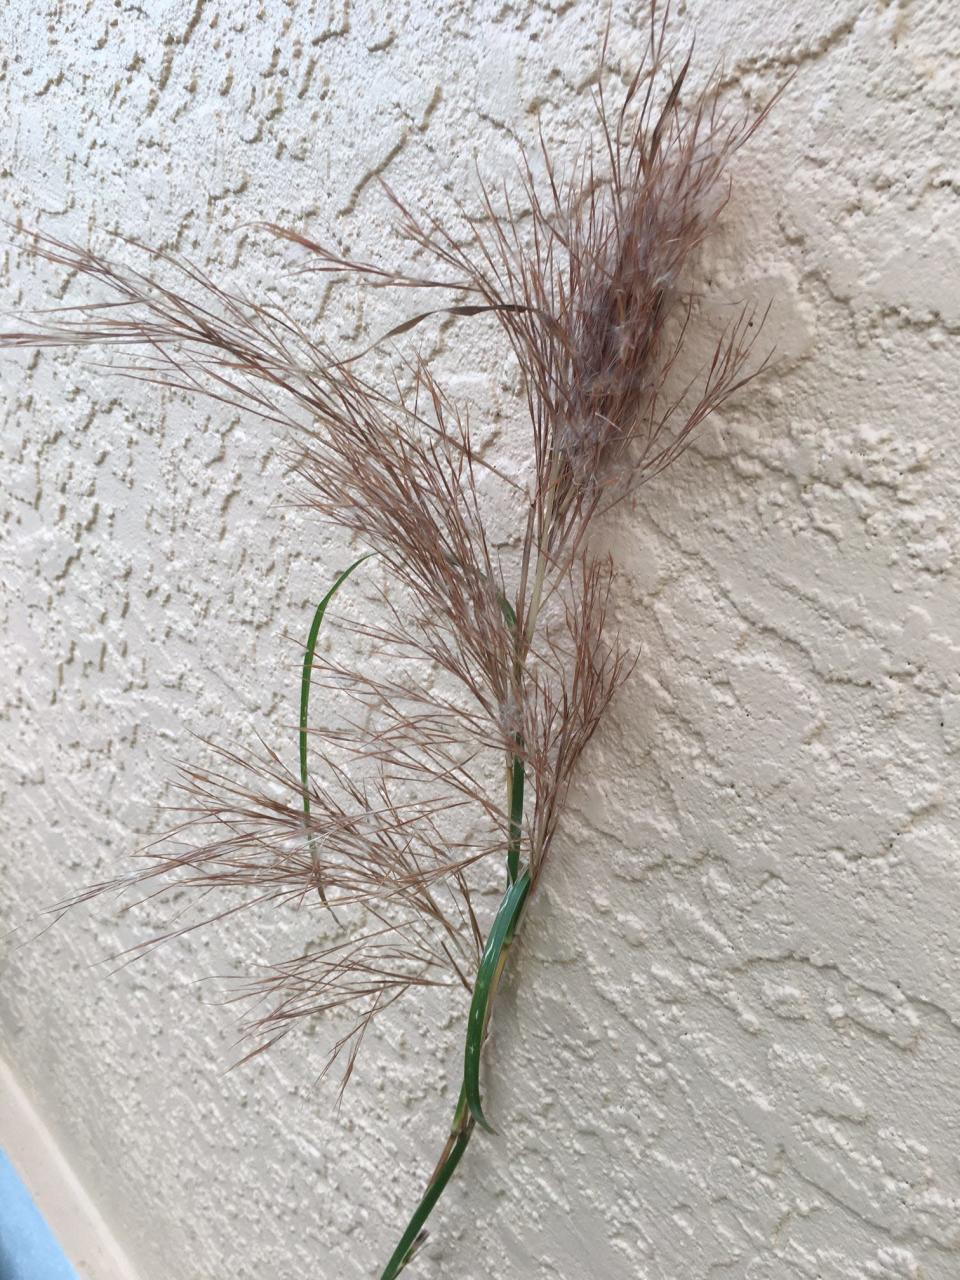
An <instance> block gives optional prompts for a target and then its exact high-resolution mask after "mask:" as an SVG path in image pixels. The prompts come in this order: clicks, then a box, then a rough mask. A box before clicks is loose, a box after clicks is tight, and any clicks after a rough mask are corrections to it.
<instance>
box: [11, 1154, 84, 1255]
mask: <svg viewBox="0 0 960 1280" xmlns="http://www.w3.org/2000/svg"><path fill="white" fill-rule="evenodd" d="M0 1280H77V1273H76V1272H75V1271H74V1269H73V1267H72V1266H71V1265H70V1263H69V1262H68V1261H67V1259H66V1257H65V1255H64V1252H63V1250H62V1249H61V1248H60V1246H59V1244H57V1241H56V1240H55V1239H54V1236H53V1234H52V1232H51V1231H50V1228H49V1227H48V1226H47V1224H46V1223H45V1222H44V1220H43V1218H42V1216H41V1214H40V1212H39V1210H38V1209H37V1207H36V1205H35V1204H34V1203H33V1201H32V1200H31V1198H30V1193H29V1191H27V1189H26V1187H25V1186H24V1185H23V1183H22V1182H21V1181H20V1179H19V1177H18V1176H17V1173H16V1170H15V1169H14V1167H13V1165H12V1164H11V1163H10V1161H9V1160H8V1159H7V1157H6V1155H4V1153H3V1152H2V1151H0Z"/></svg>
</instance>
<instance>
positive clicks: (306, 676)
mask: <svg viewBox="0 0 960 1280" xmlns="http://www.w3.org/2000/svg"><path fill="white" fill-rule="evenodd" d="M375 554H376V553H375V552H373V551H368V552H366V554H365V555H362V556H361V557H360V558H359V560H354V562H353V564H352V565H350V566H349V567H348V568H346V569H344V571H343V573H341V574H340V575H339V576H338V578H337V580H336V582H334V584H333V586H332V587H331V588H330V590H329V591H328V592H327V594H326V595H325V596H324V597H323V599H322V600H321V601H320V603H319V604H318V605H317V608H316V612H315V613H314V615H313V622H312V623H311V624H310V634H309V635H308V636H307V645H306V649H305V650H304V654H303V676H302V678H301V680H300V729H299V733H300V790H301V795H302V797H303V817H304V822H306V820H307V819H308V818H309V817H310V780H309V774H308V772H307V715H308V713H309V709H310V676H311V673H312V671H313V657H314V654H315V653H316V651H317V637H318V636H319V635H320V624H321V623H322V622H323V615H324V614H325V613H326V611H327V605H328V604H329V603H330V601H331V600H332V599H333V597H334V596H335V595H336V594H337V592H338V591H339V590H340V588H341V587H342V586H343V584H344V583H345V582H346V580H347V579H348V578H349V577H350V575H351V573H353V571H354V569H356V568H357V566H358V565H361V564H363V562H364V560H369V559H370V557H371V556H372V555H375ZM318 888H319V892H320V898H321V900H322V901H323V902H326V900H327V898H326V894H325V893H324V892H323V885H319V886H318Z"/></svg>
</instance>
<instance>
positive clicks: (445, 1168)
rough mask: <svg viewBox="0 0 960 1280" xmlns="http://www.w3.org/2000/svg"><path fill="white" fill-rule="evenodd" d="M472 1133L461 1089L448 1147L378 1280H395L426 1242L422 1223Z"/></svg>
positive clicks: (471, 1118) (472, 1126)
mask: <svg viewBox="0 0 960 1280" xmlns="http://www.w3.org/2000/svg"><path fill="white" fill-rule="evenodd" d="M473 1130H474V1122H473V1117H472V1116H470V1115H469V1114H468V1112H467V1103H466V1097H465V1094H464V1090H463V1088H462V1087H461V1089H460V1098H459V1100H458V1102H457V1109H456V1111H455V1112H454V1114H453V1123H452V1124H451V1126H450V1136H449V1138H448V1139H447V1144H446V1146H445V1147H444V1149H443V1153H442V1154H441V1156H440V1159H439V1161H438V1162H437V1167H436V1169H434V1171H433V1175H432V1177H431V1178H430V1181H429V1182H428V1183H427V1189H426V1191H425V1192H424V1194H423V1197H422V1199H421V1201H420V1203H419V1204H418V1205H417V1207H416V1209H415V1210H414V1211H413V1216H412V1217H411V1219H410V1221H409V1222H408V1223H407V1229H406V1231H404V1233H403V1235H402V1237H401V1239H400V1243H399V1244H398V1245H397V1247H396V1249H394V1251H393V1253H392V1254H391V1256H390V1261H389V1262H388V1263H387V1265H386V1267H385V1268H384V1271H383V1273H382V1275H381V1276H380V1280H395V1277H396V1276H398V1275H399V1274H400V1272H401V1271H402V1270H403V1269H404V1267H406V1265H407V1263H408V1262H410V1261H411V1259H412V1258H413V1256H414V1254H415V1253H416V1252H417V1250H418V1249H419V1248H420V1246H421V1245H422V1244H424V1242H425V1241H426V1238H427V1232H426V1231H425V1230H424V1227H423V1224H424V1223H425V1222H426V1220H427V1218H428V1217H429V1216H430V1213H431V1211H432V1210H433V1207H434V1205H435V1204H436V1203H437V1201H438V1200H439V1199H440V1197H441V1196H442V1195H443V1192H444V1189H445V1188H446V1185H447V1183H448V1182H449V1181H450V1179H451V1178H452V1177H453V1173H454V1170H455V1169H456V1167H457V1165H458V1164H459V1163H460V1157H461V1156H462V1155H463V1153H464V1151H466V1149H467V1143H468V1142H469V1141H470V1138H471V1136H472V1134H473Z"/></svg>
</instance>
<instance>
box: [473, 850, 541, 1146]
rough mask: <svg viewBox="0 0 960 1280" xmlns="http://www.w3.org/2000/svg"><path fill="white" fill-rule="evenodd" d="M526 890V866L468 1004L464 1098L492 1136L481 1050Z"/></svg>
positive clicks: (505, 904)
mask: <svg viewBox="0 0 960 1280" xmlns="http://www.w3.org/2000/svg"><path fill="white" fill-rule="evenodd" d="M529 891H530V868H529V867H526V868H524V870H523V872H522V874H521V875H520V876H519V877H518V878H517V880H516V881H515V882H514V883H513V884H511V885H510V887H509V888H508V889H507V892H506V893H505V894H504V897H503V901H502V902H501V904H500V910H499V911H498V912H497V918H496V919H495V920H494V922H493V927H492V928H491V930H490V933H489V934H488V936H487V945H486V946H485V947H484V949H483V955H482V957H481V959H480V967H479V968H478V970H477V980H476V983H475V984H474V988H473V999H472V1001H471V1002H470V1014H469V1017H468V1018H467V1043H466V1048H465V1049H464V1054H463V1089H464V1095H465V1097H466V1100H467V1106H468V1107H469V1108H470V1114H471V1115H472V1116H473V1118H474V1120H476V1122H477V1124H478V1125H480V1127H481V1128H482V1129H486V1131H487V1132H488V1133H493V1132H494V1129H493V1128H492V1126H491V1125H490V1124H488V1123H487V1119H486V1117H485V1116H484V1114H483V1107H482V1106H481V1102H480V1052H481V1050H482V1048H483V1037H484V1035H485V1034H486V1030H487V1022H488V1021H489V1018H490V1009H491V1007H492V1002H493V997H494V995H495V994H496V990H497V986H498V985H499V982H500V975H501V973H502V972H503V966H504V964H505V963H506V960H507V949H508V946H509V944H510V942H511V941H512V939H513V934H514V931H515V929H516V926H517V921H518V920H519V918H520V912H521V910H522V908H523V904H524V901H525V900H526V897H527V894H528V893H529Z"/></svg>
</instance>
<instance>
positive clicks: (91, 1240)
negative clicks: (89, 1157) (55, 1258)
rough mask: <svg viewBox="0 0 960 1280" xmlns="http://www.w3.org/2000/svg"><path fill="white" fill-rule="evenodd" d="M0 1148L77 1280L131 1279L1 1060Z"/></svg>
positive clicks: (132, 1273) (128, 1268) (127, 1265)
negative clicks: (72, 1269) (51, 1233)
mask: <svg viewBox="0 0 960 1280" xmlns="http://www.w3.org/2000/svg"><path fill="white" fill-rule="evenodd" d="M0 1147H2V1148H3V1149H4V1150H5V1151H6V1153H7V1156H8V1157H9V1159H10V1161H11V1163H12V1164H13V1166H14V1167H15V1169H16V1171H17V1174H18V1175H19V1177H20V1179H21V1181H22V1182H23V1184H24V1186H25V1187H26V1188H27V1190H28V1191H29V1192H30V1195H31V1197H32V1198H33V1202H34V1204H35V1205H36V1206H37V1208H38V1209H39V1211H40V1213H41V1214H42V1215H43V1217H44V1218H45V1220H46V1222H47V1225H48V1226H49V1228H50V1230H51V1231H52V1232H53V1234H54V1235H55V1236H56V1238H57V1240H58V1242H59V1244H60V1247H61V1248H62V1249H63V1251H64V1253H65V1254H66V1256H67V1257H68V1259H69V1260H70V1262H71V1264H72V1265H73V1267H74V1269H75V1270H76V1273H77V1275H78V1277H80V1278H81V1280H137V1275H136V1272H135V1271H134V1269H133V1267H132V1266H131V1265H130V1263H129V1261H128V1260H127V1258H126V1257H125V1255H124V1253H123V1251H122V1250H121V1249H120V1247H119V1245H118V1244H117V1242H116V1241H115V1240H114V1239H113V1237H112V1235H111V1234H110V1231H109V1228H108V1227H107V1224H106V1223H105V1222H104V1220H103V1218H102V1217H101V1216H100V1213H99V1211H98V1210H97V1208H96V1207H95V1205H94V1204H93V1203H92V1201H91V1200H90V1198H89V1197H88V1195H87V1194H86V1192H85V1191H84V1189H83V1187H82V1186H81V1185H80V1183H79V1181H78V1180H77V1178H76V1176H75V1175H74V1173H73V1171H72V1170H71V1168H70V1166H69V1165H68V1164H67V1162H66V1160H65V1159H64V1158H63V1156H62V1154H61V1153H60V1150H59V1148H58V1147H57V1145H56V1143H55V1142H54V1140H53V1138H52V1137H51V1136H50V1133H49V1132H48V1130H47V1128H46V1126H45V1125H44V1124H43V1121H42V1120H41V1119H40V1117H39V1115H38V1114H37V1112H36V1111H35V1110H34V1108H33V1105H32V1104H31V1102H30V1100H29V1098H28V1097H27V1095H26V1094H25V1093H24V1091H23V1090H22V1089H21V1088H20V1085H19V1084H18V1083H17V1081H16V1079H15V1078H14V1075H13V1073H12V1071H11V1070H10V1068H9V1067H8V1066H7V1065H6V1063H5V1062H3V1061H2V1060H0Z"/></svg>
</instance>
